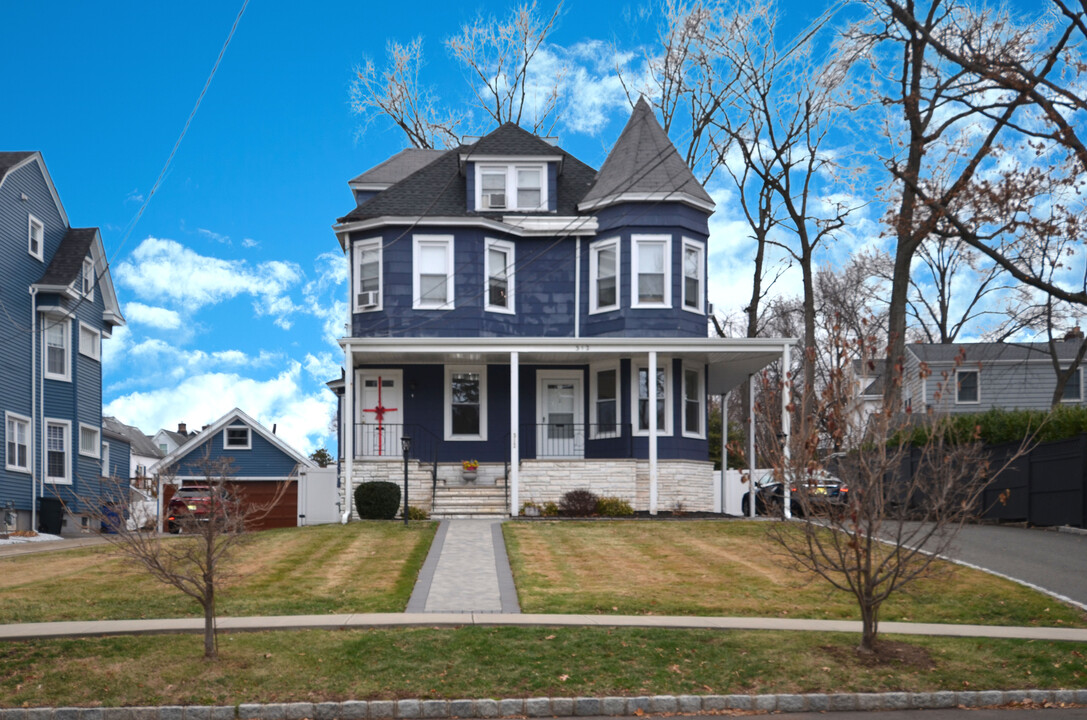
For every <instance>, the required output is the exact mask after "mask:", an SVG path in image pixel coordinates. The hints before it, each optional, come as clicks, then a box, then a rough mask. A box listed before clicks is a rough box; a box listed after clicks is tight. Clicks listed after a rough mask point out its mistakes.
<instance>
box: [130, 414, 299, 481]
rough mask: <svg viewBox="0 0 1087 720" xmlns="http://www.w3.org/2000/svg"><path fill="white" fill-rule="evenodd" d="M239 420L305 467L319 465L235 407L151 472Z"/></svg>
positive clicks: (190, 439)
mask: <svg viewBox="0 0 1087 720" xmlns="http://www.w3.org/2000/svg"><path fill="white" fill-rule="evenodd" d="M237 420H240V421H241V422H242V423H243V424H245V425H248V426H249V427H250V428H251V429H252V430H253V432H255V433H257V434H258V435H260V436H261V437H263V438H264V439H265V440H267V441H268V442H270V443H271V444H272V445H274V446H276V447H277V448H278V449H279V450H281V451H282V452H283V453H284V454H285V455H287V456H288V457H290V458H292V459H293V460H295V461H296V462H297V463H298V464H300V465H304V466H305V467H317V463H315V462H313V461H312V460H310V459H309V458H308V457H306V456H305V455H303V454H301V453H300V452H298V451H297V450H295V449H294V448H293V447H291V446H290V445H288V444H287V443H285V442H283V440H281V439H280V438H279V436H277V435H275V434H273V433H272V431H270V430H269V429H268V428H266V427H264V426H263V425H261V424H260V423H259V422H257V421H256V420H254V419H253V418H251V417H249V416H248V415H246V414H245V413H244V412H243V411H242V410H241V408H234V409H233V410H231V411H230V412H228V413H227V414H226V415H223V416H222V417H221V418H219V419H218V420H216V421H215V422H213V423H212V424H211V425H209V426H207V427H206V428H204V429H203V430H201V431H200V432H198V433H194V434H193V435H191V436H190V437H188V438H186V440H185V442H184V443H183V444H182V445H181V446H180V447H178V448H177V449H176V450H174V451H173V452H172V453H169V454H168V455H166V457H164V458H162V459H161V460H159V461H158V462H156V463H155V464H154V465H152V466H151V468H150V472H151V473H152V474H154V473H157V472H159V471H160V470H163V469H164V468H168V467H170V466H171V465H173V464H175V463H176V462H178V461H179V460H181V458H183V457H185V456H186V455H188V454H189V452H191V451H192V450H194V449H195V448H197V447H199V446H201V445H203V444H204V443H205V442H206V441H207V440H209V439H210V438H211V437H212V436H213V435H215V433H217V432H219V431H221V430H222V429H223V428H225V427H226V426H227V425H230V424H231V423H233V422H235V421H237ZM161 432H167V433H168V432H170V431H169V430H162V431H161Z"/></svg>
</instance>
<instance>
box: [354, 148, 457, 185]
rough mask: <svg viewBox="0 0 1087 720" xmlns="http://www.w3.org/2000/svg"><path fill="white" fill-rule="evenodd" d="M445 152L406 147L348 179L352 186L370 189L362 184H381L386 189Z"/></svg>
mask: <svg viewBox="0 0 1087 720" xmlns="http://www.w3.org/2000/svg"><path fill="white" fill-rule="evenodd" d="M443 154H444V151H442V150H432V149H430V148H415V147H412V148H406V149H404V150H401V151H400V152H398V153H397V154H395V155H393V156H392V157H391V158H389V159H388V160H386V161H385V162H383V163H380V164H378V165H375V166H374V167H372V168H370V169H369V170H367V171H366V172H364V173H362V174H361V175H357V176H355V177H353V178H351V180H349V181H348V185H350V186H351V187H358V189H369V188H368V187H362V186H381V189H384V188H386V187H388V186H390V185H393V184H395V183H398V182H400V181H401V180H403V179H404V178H406V177H407V176H408V175H411V174H412V173H413V172H415V171H417V170H422V169H423V168H425V167H426V166H427V165H429V164H430V163H432V162H434V161H435V160H437V159H438V158H439V157H441V156H442V155H443Z"/></svg>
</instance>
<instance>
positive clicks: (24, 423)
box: [0, 152, 128, 532]
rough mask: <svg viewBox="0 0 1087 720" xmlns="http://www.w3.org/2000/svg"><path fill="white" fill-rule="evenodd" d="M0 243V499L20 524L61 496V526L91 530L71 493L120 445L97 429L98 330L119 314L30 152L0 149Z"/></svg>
mask: <svg viewBox="0 0 1087 720" xmlns="http://www.w3.org/2000/svg"><path fill="white" fill-rule="evenodd" d="M0 243H2V244H3V256H2V260H0V275H2V279H3V281H2V282H0V300H2V302H3V308H4V313H3V315H2V316H0V317H2V322H0V337H2V340H0V355H2V356H3V358H2V364H0V409H2V410H3V413H4V424H3V429H2V432H3V437H4V465H3V467H0V505H3V504H6V503H8V502H14V504H15V507H16V509H17V511H18V524H19V527H20V528H21V529H29V528H32V527H34V526H35V525H36V524H37V520H38V517H37V513H38V510H39V498H46V499H47V500H46V505H50V504H52V503H54V502H55V500H56V499H58V498H59V499H61V500H62V501H63V502H64V506H65V507H67V508H68V510H69V511H70V513H69V514H67V515H66V516H65V517H64V518H63V527H62V529H63V531H65V532H78V531H79V530H80V529H83V528H87V529H90V528H91V526H92V524H91V522H90V520H91V518H90V516H89V515H88V514H87V513H86V512H85V510H87V508H85V507H83V505H82V504H81V502H80V498H91V497H96V496H98V495H100V494H101V487H100V480H101V477H102V476H103V474H107V473H108V472H109V467H108V466H109V465H110V464H111V463H112V462H113V461H114V460H116V459H117V458H118V457H119V456H120V455H121V454H123V449H122V448H121V447H117V448H116V449H114V448H113V446H112V445H111V446H109V450H108V451H107V450H106V447H107V443H106V442H105V441H104V438H103V434H102V341H103V339H105V338H109V337H110V335H111V334H112V331H113V329H114V328H115V327H118V326H119V325H123V324H124V318H123V317H122V316H121V310H120V306H119V305H118V303H117V295H116V293H115V292H114V289H113V281H112V280H111V279H110V274H109V269H108V266H107V263H106V256H105V252H104V251H103V247H102V238H101V236H100V234H99V232H98V228H73V227H72V226H71V225H70V223H69V222H68V215H67V213H65V211H64V206H63V205H61V202H60V198H59V197H58V195H57V191H56V188H55V187H54V186H53V181H52V179H51V178H50V177H49V172H48V170H46V167H45V163H44V162H43V160H42V157H41V154H40V153H37V152H0ZM124 461H125V462H126V463H127V462H128V460H127V457H125V460H124ZM125 477H127V472H126V473H125Z"/></svg>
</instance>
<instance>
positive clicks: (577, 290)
mask: <svg viewBox="0 0 1087 720" xmlns="http://www.w3.org/2000/svg"><path fill="white" fill-rule="evenodd" d="M576 240H577V245H576V249H575V250H574V253H575V254H574V337H576V338H579V337H581V236H580V235H578V236H577V237H576Z"/></svg>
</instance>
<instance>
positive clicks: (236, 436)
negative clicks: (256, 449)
mask: <svg viewBox="0 0 1087 720" xmlns="http://www.w3.org/2000/svg"><path fill="white" fill-rule="evenodd" d="M252 447H253V440H252V435H251V434H250V432H249V426H247V425H240V426H237V425H236V426H233V427H228V428H226V429H225V430H223V449H224V450H249V449H251V448H252Z"/></svg>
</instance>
